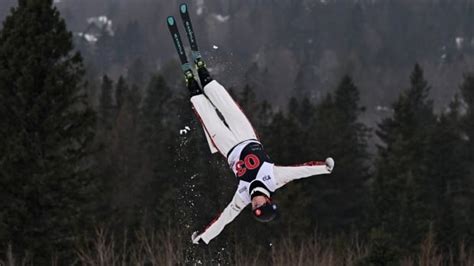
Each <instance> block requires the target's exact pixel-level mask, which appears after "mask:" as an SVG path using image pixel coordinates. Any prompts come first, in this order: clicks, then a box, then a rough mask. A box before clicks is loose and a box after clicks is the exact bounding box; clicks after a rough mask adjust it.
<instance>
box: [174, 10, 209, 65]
mask: <svg viewBox="0 0 474 266" xmlns="http://www.w3.org/2000/svg"><path fill="white" fill-rule="evenodd" d="M179 13H180V14H181V19H182V20H183V24H184V29H185V30H186V35H187V36H188V41H189V45H190V46H191V56H192V58H193V61H194V63H195V64H196V66H197V67H198V68H200V67H203V66H205V65H204V61H203V60H202V56H201V53H200V52H199V48H198V45H197V41H196V36H195V35H194V30H193V24H192V23H191V18H190V16H189V12H188V5H187V4H181V5H180V6H179Z"/></svg>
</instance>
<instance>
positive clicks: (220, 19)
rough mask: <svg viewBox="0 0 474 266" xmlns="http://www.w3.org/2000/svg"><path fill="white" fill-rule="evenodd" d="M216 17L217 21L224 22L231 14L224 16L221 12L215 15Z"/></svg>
mask: <svg viewBox="0 0 474 266" xmlns="http://www.w3.org/2000/svg"><path fill="white" fill-rule="evenodd" d="M214 18H215V19H217V21H219V22H222V23H224V22H227V21H228V20H229V18H230V16H229V15H227V16H223V15H221V14H217V15H214Z"/></svg>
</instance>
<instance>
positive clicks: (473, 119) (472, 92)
mask: <svg viewBox="0 0 474 266" xmlns="http://www.w3.org/2000/svg"><path fill="white" fill-rule="evenodd" d="M461 95H462V99H463V101H464V103H465V107H466V113H465V114H464V115H463V117H462V118H461V127H462V130H463V132H464V133H465V137H466V139H467V141H466V143H465V148H466V156H467V161H468V164H469V165H468V166H467V167H468V171H469V173H468V179H467V181H466V182H467V183H468V184H467V186H466V187H465V188H466V190H470V191H474V74H472V73H471V74H466V75H465V76H464V81H463V83H462V85H461ZM471 193H472V192H471ZM468 204H469V205H470V211H469V214H468V217H469V218H468V219H469V223H468V225H469V230H468V241H469V242H470V243H474V197H471V198H470V200H469V201H468Z"/></svg>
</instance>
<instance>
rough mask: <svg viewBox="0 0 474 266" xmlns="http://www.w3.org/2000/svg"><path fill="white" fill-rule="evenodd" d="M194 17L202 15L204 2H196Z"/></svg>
mask: <svg viewBox="0 0 474 266" xmlns="http://www.w3.org/2000/svg"><path fill="white" fill-rule="evenodd" d="M196 6H197V8H196V15H198V16H200V15H202V12H203V9H204V0H197V2H196Z"/></svg>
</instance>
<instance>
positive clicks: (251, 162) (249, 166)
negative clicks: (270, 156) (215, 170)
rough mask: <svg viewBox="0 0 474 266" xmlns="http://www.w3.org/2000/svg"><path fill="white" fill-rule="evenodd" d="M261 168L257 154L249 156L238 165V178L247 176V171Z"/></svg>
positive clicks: (236, 166)
mask: <svg viewBox="0 0 474 266" xmlns="http://www.w3.org/2000/svg"><path fill="white" fill-rule="evenodd" d="M259 166H260V159H258V157H257V155H255V154H248V155H247V156H245V158H244V160H240V161H238V162H237V163H236V165H235V168H236V169H237V176H238V177H241V176H243V175H245V173H246V172H247V170H254V169H256V168H257V167H259Z"/></svg>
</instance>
